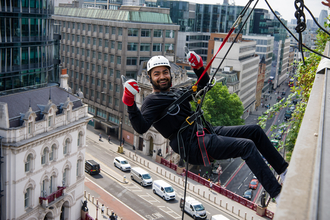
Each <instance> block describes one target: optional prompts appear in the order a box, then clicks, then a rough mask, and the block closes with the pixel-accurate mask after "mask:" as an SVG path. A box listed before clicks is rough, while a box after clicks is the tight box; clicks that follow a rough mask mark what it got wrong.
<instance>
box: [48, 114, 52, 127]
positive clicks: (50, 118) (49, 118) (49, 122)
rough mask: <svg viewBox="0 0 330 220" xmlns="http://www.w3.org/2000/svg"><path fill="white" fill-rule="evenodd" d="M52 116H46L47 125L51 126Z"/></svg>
mask: <svg viewBox="0 0 330 220" xmlns="http://www.w3.org/2000/svg"><path fill="white" fill-rule="evenodd" d="M52 120H53V116H48V127H51V126H52Z"/></svg>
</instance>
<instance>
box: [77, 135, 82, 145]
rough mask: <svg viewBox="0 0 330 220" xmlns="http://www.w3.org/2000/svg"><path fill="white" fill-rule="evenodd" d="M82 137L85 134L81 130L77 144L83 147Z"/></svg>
mask: <svg viewBox="0 0 330 220" xmlns="http://www.w3.org/2000/svg"><path fill="white" fill-rule="evenodd" d="M82 138H83V135H82V133H81V132H79V134H78V139H77V146H78V147H81V146H82Z"/></svg>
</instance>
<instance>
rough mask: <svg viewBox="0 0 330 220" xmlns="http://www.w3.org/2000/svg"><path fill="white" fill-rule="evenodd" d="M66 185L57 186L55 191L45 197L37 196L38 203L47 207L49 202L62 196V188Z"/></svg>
mask: <svg viewBox="0 0 330 220" xmlns="http://www.w3.org/2000/svg"><path fill="white" fill-rule="evenodd" d="M65 188H66V187H62V186H58V187H57V191H55V192H53V193H52V194H50V195H49V196H47V197H39V204H40V205H41V206H43V207H48V206H49V204H50V203H52V202H54V201H55V200H57V199H59V198H60V197H62V196H64V189H65Z"/></svg>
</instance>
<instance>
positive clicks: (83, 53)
mask: <svg viewBox="0 0 330 220" xmlns="http://www.w3.org/2000/svg"><path fill="white" fill-rule="evenodd" d="M81 56H85V49H83V48H82V49H81Z"/></svg>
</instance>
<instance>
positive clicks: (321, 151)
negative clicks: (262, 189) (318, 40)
mask: <svg viewBox="0 0 330 220" xmlns="http://www.w3.org/2000/svg"><path fill="white" fill-rule="evenodd" d="M324 55H326V56H328V57H329V56H330V45H329V42H328V43H327V46H326V48H325V50H324ZM329 69H330V61H329V59H326V58H322V60H321V62H320V63H319V65H318V69H317V71H316V76H315V80H314V84H313V88H312V91H311V93H310V97H309V100H308V104H307V107H306V111H305V115H304V118H303V120H302V123H301V127H300V130H299V134H298V137H297V140H296V144H295V147H294V151H293V153H292V157H291V161H290V165H289V169H288V173H287V175H286V179H285V184H284V185H283V189H282V192H281V199H280V203H279V204H278V206H277V210H276V214H275V218H274V219H275V220H279V219H286V220H288V219H289V220H290V219H318V220H324V219H329V216H330V209H329V204H330V196H329V193H330V188H329V186H328V184H329V182H330V160H329V157H330V136H329V133H328V132H329V130H330V107H329V106H330V92H329V91H328V89H330V77H329V76H328V74H329V73H330V71H329Z"/></svg>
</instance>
